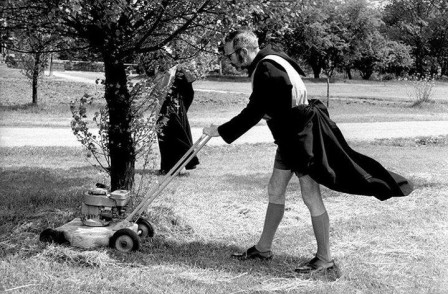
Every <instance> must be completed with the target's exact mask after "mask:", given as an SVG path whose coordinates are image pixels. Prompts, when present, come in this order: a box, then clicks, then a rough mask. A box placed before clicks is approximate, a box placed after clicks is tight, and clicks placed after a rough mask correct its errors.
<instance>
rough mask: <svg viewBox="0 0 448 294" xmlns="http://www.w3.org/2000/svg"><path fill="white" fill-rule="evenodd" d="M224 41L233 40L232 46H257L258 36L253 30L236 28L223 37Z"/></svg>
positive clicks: (250, 47) (248, 47)
mask: <svg viewBox="0 0 448 294" xmlns="http://www.w3.org/2000/svg"><path fill="white" fill-rule="evenodd" d="M224 42H225V43H229V42H233V48H234V49H239V48H247V49H255V48H258V38H257V36H256V35H255V33H254V32H252V31H249V30H236V31H233V32H231V33H229V34H228V35H227V36H226V38H225V39H224Z"/></svg>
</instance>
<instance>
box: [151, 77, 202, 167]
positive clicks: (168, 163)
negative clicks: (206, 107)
mask: <svg viewBox="0 0 448 294" xmlns="http://www.w3.org/2000/svg"><path fill="white" fill-rule="evenodd" d="M194 80H195V79H194V77H193V76H192V75H191V74H189V73H187V72H186V71H185V70H183V69H178V70H177V72H176V75H175V77H174V82H173V85H172V87H171V89H170V91H168V94H167V97H166V99H165V101H164V102H163V104H162V107H161V109H160V115H159V118H158V121H157V124H158V125H159V126H160V132H158V134H157V136H158V139H159V150H160V171H161V173H166V172H168V171H169V170H170V169H171V168H172V167H173V166H174V165H175V164H176V163H177V162H178V161H179V160H180V159H181V158H182V156H184V154H185V153H186V152H187V151H188V149H190V148H191V146H192V145H193V139H192V136H191V129H190V123H189V122H188V117H187V111H188V108H190V105H191V103H192V102H193V98H194V90H193V85H192V84H193V82H194ZM198 164H199V160H198V158H197V157H196V156H195V157H194V158H193V159H192V160H191V161H190V162H189V163H188V164H187V165H186V166H185V168H186V169H194V168H196V165H198Z"/></svg>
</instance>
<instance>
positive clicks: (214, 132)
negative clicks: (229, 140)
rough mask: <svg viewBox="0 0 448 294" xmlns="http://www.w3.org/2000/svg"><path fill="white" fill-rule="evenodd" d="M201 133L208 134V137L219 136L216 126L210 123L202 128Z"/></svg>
mask: <svg viewBox="0 0 448 294" xmlns="http://www.w3.org/2000/svg"><path fill="white" fill-rule="evenodd" d="M202 133H204V134H206V135H209V136H210V137H219V133H218V126H215V125H213V124H212V125H210V126H209V127H205V128H204V129H203V130H202Z"/></svg>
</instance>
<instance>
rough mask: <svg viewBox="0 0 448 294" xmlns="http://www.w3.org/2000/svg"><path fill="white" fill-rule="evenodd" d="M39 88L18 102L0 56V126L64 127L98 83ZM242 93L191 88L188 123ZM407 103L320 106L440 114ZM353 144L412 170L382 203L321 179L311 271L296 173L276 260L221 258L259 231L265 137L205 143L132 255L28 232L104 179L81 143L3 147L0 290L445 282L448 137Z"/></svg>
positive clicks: (337, 113) (21, 91) (258, 289)
mask: <svg viewBox="0 0 448 294" xmlns="http://www.w3.org/2000/svg"><path fill="white" fill-rule="evenodd" d="M210 85H215V86H216V87H217V86H218V85H219V83H218V82H215V83H211V84H210ZM46 87H47V88H45V89H46V90H45V91H47V92H45V91H44V88H43V89H42V95H44V93H54V94H52V95H49V94H48V96H43V97H46V98H42V99H43V100H42V101H43V102H42V103H41V105H39V106H38V107H31V106H29V105H26V104H27V103H28V101H29V100H28V99H29V96H30V95H29V92H28V93H26V91H28V90H27V85H26V84H25V81H24V80H23V78H21V76H20V75H19V73H18V72H17V71H10V70H9V69H5V68H4V67H2V66H0V91H1V92H0V103H1V106H0V117H1V120H0V126H15V125H21V126H48V127H53V126H65V125H67V126H68V125H69V121H70V118H69V112H68V102H69V101H70V100H71V99H74V98H75V97H78V95H82V94H83V92H84V91H96V89H95V88H94V86H93V85H88V84H82V83H69V82H64V81H59V80H56V79H55V80H49V81H48V84H47V86H46ZM211 87H212V86H209V90H210V89H211ZM236 87H237V86H235V88H236ZM447 88H448V87H447ZM45 95H47V94H45ZM360 98H363V97H360ZM246 99H247V95H246V94H235V95H225V94H223V93H219V92H197V94H196V99H195V102H194V104H193V106H192V108H191V112H190V117H191V122H192V125H194V126H204V125H208V124H209V123H210V122H217V123H219V121H221V120H225V119H226V118H229V117H230V116H231V115H233V114H234V113H235V112H237V111H239V110H240V109H241V107H243V106H244V104H245V100H246ZM409 104H410V102H409V101H404V99H402V100H399V99H397V101H395V100H387V101H385V100H379V99H370V98H369V99H356V100H353V99H339V100H337V101H336V100H335V101H332V104H331V109H330V111H331V113H332V116H333V117H334V118H335V120H336V121H338V122H339V121H343V122H351V121H352V122H358V121H389V120H390V121H394V120H406V119H420V120H430V119H445V120H446V119H448V116H447V109H446V107H447V104H446V103H445V102H444V101H436V102H434V103H431V104H425V105H423V106H422V107H420V108H410V107H409ZM97 106H98V105H97ZM207 117H213V119H207ZM351 145H352V147H353V148H354V149H355V150H357V151H359V152H361V153H364V154H366V155H369V156H371V157H373V158H375V159H377V160H378V161H379V162H381V163H383V164H384V165H385V166H386V167H387V168H389V169H391V170H393V171H396V172H398V173H400V174H403V175H404V176H406V177H407V178H409V179H410V180H411V181H413V182H414V184H415V191H414V192H413V193H412V194H411V195H410V196H408V197H403V198H393V199H390V200H387V201H384V202H381V201H378V200H376V199H375V198H373V197H365V196H357V195H348V194H343V193H337V192H334V191H331V190H328V189H326V188H323V195H324V198H325V200H324V201H325V204H326V207H327V210H328V212H329V215H330V221H331V225H332V227H331V232H330V234H331V246H332V250H333V255H334V257H335V259H336V262H337V264H338V267H339V270H338V271H332V272H329V273H328V274H327V275H324V274H317V275H313V276H309V275H296V274H295V273H294V272H293V269H294V268H295V266H297V265H298V264H299V263H301V262H303V261H305V260H307V259H309V258H311V257H312V255H313V254H314V253H315V250H316V248H315V246H316V244H315V241H314V237H313V233H312V229H311V220H310V217H309V213H308V211H307V209H306V207H305V205H304V204H303V202H302V200H301V199H300V196H299V195H300V187H299V184H298V180H297V179H293V180H292V182H291V184H290V186H289V187H288V191H287V208H286V212H285V216H284V219H283V222H282V224H281V226H280V228H279V231H278V234H277V236H276V239H275V241H274V248H273V251H274V254H275V257H274V259H273V260H272V261H270V262H260V261H249V262H239V261H236V260H233V259H231V258H229V255H230V254H231V253H232V252H234V251H235V250H244V249H246V248H247V247H249V246H252V245H253V244H254V243H255V242H256V241H257V238H258V237H259V234H260V232H261V229H262V224H263V219H264V213H265V208H266V205H267V199H266V198H267V197H266V184H267V181H268V179H269V175H270V172H271V169H272V158H273V154H274V152H275V146H274V145H273V144H250V145H235V146H233V145H229V146H205V147H204V149H203V150H201V152H200V153H199V159H200V161H201V164H200V165H199V166H198V168H197V169H195V170H194V171H191V172H190V174H189V175H186V176H182V177H178V178H176V179H175V181H173V182H172V183H171V184H170V185H169V186H168V187H167V188H166V189H165V190H164V193H163V194H162V195H161V196H160V197H158V198H157V199H156V200H155V202H153V204H152V205H151V207H150V210H149V212H148V219H149V220H150V222H151V223H152V224H153V225H154V227H155V229H156V235H155V237H154V238H152V239H147V240H144V242H143V246H142V249H141V250H140V251H138V252H133V253H129V254H123V253H119V252H117V251H114V250H111V249H108V248H98V249H96V250H82V249H77V248H73V247H68V246H53V245H50V246H46V245H44V244H42V243H40V242H39V240H38V237H39V234H40V233H41V232H42V230H44V229H46V228H48V227H58V226H60V225H62V224H64V223H66V222H68V221H70V220H72V219H73V218H75V217H77V216H79V214H80V205H81V200H82V195H83V193H84V192H85V191H86V189H88V188H90V187H92V186H93V185H94V184H95V183H97V182H106V183H107V181H108V179H107V177H105V175H104V174H103V173H100V172H99V171H98V170H97V169H95V168H94V167H92V166H91V165H90V164H89V163H88V162H87V160H86V157H85V153H84V151H83V150H82V149H81V148H73V147H29V146H28V147H14V148H7V147H3V148H0V166H1V167H0V185H1V187H2V197H1V202H0V276H1V280H0V281H1V283H0V292H2V291H5V292H6V293H80V294H81V293H204V294H205V293H207V294H208V293H226V294H227V293H341V294H342V293H437V294H438V293H446V289H448V255H447V254H446V248H448V225H447V224H448V192H447V191H448V189H447V185H448V159H447V150H448V149H447V147H448V138H447V137H445V138H440V139H439V140H429V139H421V140H419V141H415V140H413V139H394V140H380V141H375V142H370V143H367V142H351ZM156 178H157V176H155V175H153V174H151V173H147V172H144V171H141V170H139V171H138V172H137V174H136V183H137V187H139V186H140V185H141V186H142V187H144V189H143V190H142V191H146V190H147V186H148V185H150V183H151V182H154V180H155V179H156Z"/></svg>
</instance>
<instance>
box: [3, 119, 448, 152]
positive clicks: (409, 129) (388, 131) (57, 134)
mask: <svg viewBox="0 0 448 294" xmlns="http://www.w3.org/2000/svg"><path fill="white" fill-rule="evenodd" d="M338 126H339V128H340V129H341V131H342V133H343V134H344V136H345V138H346V139H347V140H348V141H350V140H351V141H372V140H375V139H385V138H401V137H403V138H412V137H420V136H440V135H448V121H401V122H377V123H340V124H338ZM192 133H193V139H194V140H196V139H197V138H199V137H200V136H201V134H202V129H200V128H193V129H192ZM269 142H273V139H272V135H271V134H270V132H269V129H268V128H267V127H266V126H256V127H254V128H252V129H251V130H249V132H247V133H246V134H244V135H243V136H242V137H240V138H239V139H238V140H236V141H235V142H234V144H245V143H249V144H254V143H269ZM223 144H226V143H225V142H224V141H223V140H222V139H221V138H213V139H212V140H211V141H210V142H209V143H208V145H223ZM26 145H30V146H80V143H79V142H78V141H76V138H75V136H74V135H73V134H72V131H71V130H70V129H69V128H14V127H11V128H10V127H6V128H0V147H13V146H26Z"/></svg>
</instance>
